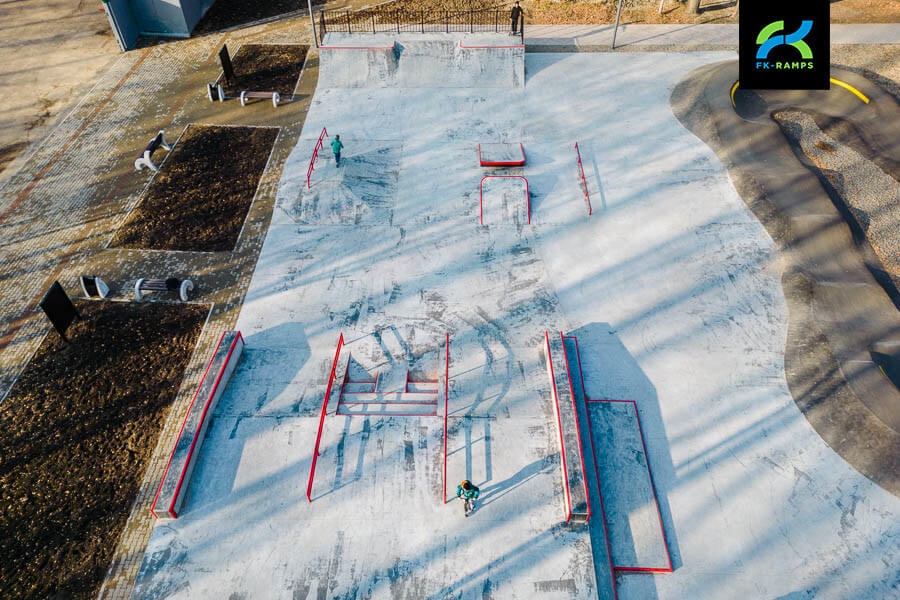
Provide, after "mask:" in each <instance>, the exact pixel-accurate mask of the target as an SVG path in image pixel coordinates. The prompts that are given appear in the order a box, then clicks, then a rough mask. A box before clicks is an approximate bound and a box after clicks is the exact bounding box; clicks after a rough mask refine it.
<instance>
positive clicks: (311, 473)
mask: <svg viewBox="0 0 900 600" xmlns="http://www.w3.org/2000/svg"><path fill="white" fill-rule="evenodd" d="M343 345H344V334H343V333H342V334H341V337H339V338H338V344H337V350H335V352H334V362H332V363H331V374H330V375H329V376H328V387H327V388H326V389H325V399H324V400H323V401H322V414H321V415H320V416H319V432H318V433H317V434H316V448H315V450H313V457H312V467H310V469H309V484H308V485H307V486H306V499H307V500H308V501H309V502H312V497H311V496H312V486H313V479H314V478H315V476H316V461H317V459H318V458H319V442H321V441H322V428H323V427H324V426H325V411H326V410H327V409H328V397H329V396H330V395H331V386H332V385H333V384H334V371H335V369H337V362H338V357H339V356H340V355H341V346H343ZM342 385H343V384H342Z"/></svg>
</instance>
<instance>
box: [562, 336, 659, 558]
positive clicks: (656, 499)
mask: <svg viewBox="0 0 900 600" xmlns="http://www.w3.org/2000/svg"><path fill="white" fill-rule="evenodd" d="M565 337H567V338H571V339H573V340H575V356H577V357H578V374H579V375H580V376H581V393H582V396H581V397H582V398H584V401H585V406H584V408H585V412H586V413H587V414H588V433H589V434H590V436H591V455H592V456H593V457H594V473H595V475H596V477H597V492H598V493H599V492H600V472H599V469H597V468H596V467H597V452H596V450H595V449H594V432H593V428H592V427H591V419H590V413H589V412H588V410H587V408H588V407H587V403H588V402H622V403H629V404H631V406H632V407H633V408H634V416H635V419H636V420H637V424H638V432H639V433H640V434H641V447H642V448H643V450H644V459H645V461H646V466H647V476H648V477H649V478H650V489H651V490H652V491H653V501H654V502H655V503H656V515H657V517H659V531H660V533H661V534H662V539H663V545H664V546H665V549H666V560H667V561H668V563H669V566H668V567H621V566H616V565H612V568H613V569H615V570H616V571H631V572H637V573H672V572H673V569H672V555H671V554H670V553H669V543H668V542H667V541H666V531H665V528H664V527H663V522H662V513H661V512H660V509H659V497H658V496H657V494H656V484H655V483H654V482H653V473H652V472H651V470H650V456H649V455H648V454H647V443H646V441H645V440H644V428H643V427H642V426H641V416H640V414H639V413H638V409H637V402H635V401H634V400H613V399H601V400H595V399H593V398H588V397H587V393H586V391H585V387H584V371H582V369H581V350H580V349H579V348H578V338H577V337H575V336H574V335H568V336H565ZM600 512H601V514H603V515H604V516H603V523H604V525H603V531H604V533H605V532H606V516H605V513H604V512H603V495H602V494H601V495H600ZM606 543H607V546H608V545H609V537H608V536H607V538H606ZM609 557H610V561H612V554H611V553H610V555H609ZM610 564H612V563H610Z"/></svg>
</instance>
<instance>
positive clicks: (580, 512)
mask: <svg viewBox="0 0 900 600" xmlns="http://www.w3.org/2000/svg"><path fill="white" fill-rule="evenodd" d="M543 351H544V358H545V360H546V361H547V374H548V375H549V377H550V391H551V393H552V395H553V409H554V415H556V427H557V430H558V431H559V443H560V455H561V461H560V463H561V465H560V466H561V468H562V476H563V489H564V492H565V502H566V521H567V522H570V523H587V522H588V520H590V518H591V506H590V501H589V500H588V494H587V480H586V479H585V477H584V456H583V455H582V447H581V432H580V431H579V429H578V413H577V412H576V409H575V395H574V393H573V390H572V376H571V374H570V373H569V365H568V359H567V358H566V350H565V345H564V343H563V338H562V334H561V333H559V332H556V333H553V334H551V333H550V332H546V333H545V334H544V348H543Z"/></svg>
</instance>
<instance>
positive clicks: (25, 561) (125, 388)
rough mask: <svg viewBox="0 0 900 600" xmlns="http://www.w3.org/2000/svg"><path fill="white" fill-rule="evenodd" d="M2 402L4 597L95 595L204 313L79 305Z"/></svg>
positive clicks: (204, 309) (0, 581) (200, 309)
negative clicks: (76, 315) (77, 315)
mask: <svg viewBox="0 0 900 600" xmlns="http://www.w3.org/2000/svg"><path fill="white" fill-rule="evenodd" d="M76 306H77V307H78V310H79V311H80V312H81V315H82V317H83V320H82V321H76V322H74V323H73V324H72V326H71V327H70V328H69V339H70V340H71V344H68V345H67V344H66V343H65V342H63V341H62V340H61V339H60V337H59V335H57V334H56V333H55V332H52V333H50V334H49V335H48V336H47V338H46V339H45V340H44V342H43V343H42V344H41V346H40V347H39V348H38V350H37V352H36V353H35V355H34V357H33V358H32V360H31V362H30V363H29V364H28V366H27V367H26V369H25V371H24V372H23V373H22V374H21V376H20V377H19V379H18V381H17V382H16V384H15V385H14V386H13V388H12V390H11V392H10V394H9V396H8V397H7V398H6V400H5V401H4V402H3V404H2V405H0V557H2V560H0V590H2V593H0V595H2V597H3V598H35V599H37V598H60V599H62V598H65V599H67V600H78V599H88V598H91V599H92V598H96V597H97V594H98V592H99V590H100V586H101V585H102V584H103V579H104V577H105V575H106V571H107V568H108V567H109V563H110V561H111V560H112V555H113V550H114V549H115V547H116V544H117V543H118V541H119V536H120V535H121V532H122V529H123V528H124V526H125V522H126V521H127V519H128V515H129V512H130V511H131V507H132V504H133V503H134V499H135V497H136V495H137V493H138V489H139V487H140V483H141V479H142V478H143V476H144V472H145V470H146V468H147V464H148V462H149V460H150V456H151V453H152V452H153V449H154V447H155V445H156V442H157V437H158V436H159V432H160V430H161V428H162V425H163V423H164V421H165V418H166V415H167V412H168V410H169V406H170V404H171V403H172V401H173V400H174V399H175V395H176V393H177V391H178V388H179V386H180V385H181V381H182V378H183V376H184V371H185V369H186V367H187V364H188V361H189V360H190V357H191V354H192V353H193V350H194V345H195V343H196V341H197V338H198V336H199V335H200V330H201V329H202V328H203V323H204V321H205V320H206V316H207V314H208V312H209V307H208V306H205V305H194V304H174V303H167V302H148V303H143V304H133V303H124V302H107V301H97V302H91V301H76Z"/></svg>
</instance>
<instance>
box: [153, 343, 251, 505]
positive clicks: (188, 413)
mask: <svg viewBox="0 0 900 600" xmlns="http://www.w3.org/2000/svg"><path fill="white" fill-rule="evenodd" d="M225 333H226V332H224V331H223V332H222V335H221V336H220V337H219V343H218V344H216V348H215V350H213V353H212V356H210V357H209V362H208V363H207V364H206V371H204V372H203V377H202V378H201V379H200V383H198V384H197V390H196V391H195V392H194V397H193V398H191V403H190V404H189V405H188V409H187V412H186V413H185V414H184V421H182V422H181V429H179V430H178V437H176V438H175V440H176V443H175V445H174V446H172V453H171V454H170V455H169V462H168V463H166V470H165V471H163V476H162V480H161V481H160V482H159V488H158V489H157V490H156V495H155V496H154V497H153V504H151V505H150V512H151V513H152V514H153V516H154V517H156V518H157V519H158V518H159V515H158V514H156V511H155V510H154V507H155V506H156V501H157V500H158V499H159V493H160V492H161V491H162V486H163V483H165V481H166V475H168V474H169V467H171V466H172V459H173V458H174V457H175V448H176V447H177V446H178V442H177V440H179V439H181V434H182V433H183V432H184V426H185V424H187V420H188V417H189V416H190V414H191V409H192V408H193V407H194V402H196V401H197V395H198V394H199V393H200V388H201V387H203V382H204V381H206V376H207V375H209V369H210V368H211V367H212V362H213V359H214V358H215V357H216V353H217V352H218V351H219V347H220V346H221V345H222V340H224V339H225ZM238 335H240V334H238ZM242 339H243V338H242ZM235 343H237V338H235ZM231 350H232V351H233V350H234V346H233V345H232V348H231ZM228 357H229V358H231V351H229V352H228ZM225 364H228V361H227V360H226V361H225ZM219 375H220V377H221V373H220V374H219ZM218 385H219V383H218V381H216V387H218ZM213 391H214V392H215V388H213ZM205 411H206V409H204V412H205ZM200 423H201V424H202V423H203V419H202V418H201V419H200ZM196 442H197V440H196V439H195V440H194V441H192V442H191V451H190V452H188V460H187V462H185V464H187V463H189V462H190V460H191V458H190V455H191V454H193V452H194V444H195V443H196ZM183 478H184V473H183V472H182V475H181V479H179V480H178V488H179V489H180V488H181V481H182V479H183ZM172 498H173V503H172V504H174V499H175V498H178V492H177V491H176V492H175V495H174V496H172ZM173 512H174V511H172V510H171V506H170V507H169V514H170V515H171V516H172V517H173V518H176V517H177V515H174V514H172V513H173Z"/></svg>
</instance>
